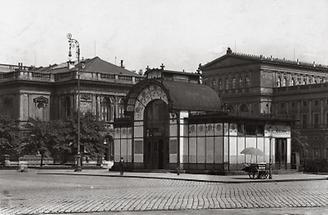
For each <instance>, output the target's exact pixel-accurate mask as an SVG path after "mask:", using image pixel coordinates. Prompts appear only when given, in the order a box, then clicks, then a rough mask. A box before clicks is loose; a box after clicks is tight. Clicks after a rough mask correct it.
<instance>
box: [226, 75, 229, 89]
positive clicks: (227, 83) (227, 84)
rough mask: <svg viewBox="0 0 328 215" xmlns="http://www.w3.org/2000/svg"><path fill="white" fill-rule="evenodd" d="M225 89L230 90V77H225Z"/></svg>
mask: <svg viewBox="0 0 328 215" xmlns="http://www.w3.org/2000/svg"><path fill="white" fill-rule="evenodd" d="M225 89H226V90H229V79H228V78H226V79H225Z"/></svg>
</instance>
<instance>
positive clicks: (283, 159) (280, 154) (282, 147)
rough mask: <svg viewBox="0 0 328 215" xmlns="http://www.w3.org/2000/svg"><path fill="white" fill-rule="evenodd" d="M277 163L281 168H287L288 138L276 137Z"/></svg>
mask: <svg viewBox="0 0 328 215" xmlns="http://www.w3.org/2000/svg"><path fill="white" fill-rule="evenodd" d="M275 163H276V166H277V167H278V168H279V169H287V139H286V138H276V144H275Z"/></svg>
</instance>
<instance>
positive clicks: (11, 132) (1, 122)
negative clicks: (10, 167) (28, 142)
mask: <svg viewBox="0 0 328 215" xmlns="http://www.w3.org/2000/svg"><path fill="white" fill-rule="evenodd" d="M18 131H19V127H18V123H17V122H16V121H15V120H13V119H11V118H9V117H8V116H6V115H0V152H1V155H2V156H3V155H5V154H8V155H9V156H14V157H17V156H18V145H19V142H18V139H19V138H18Z"/></svg>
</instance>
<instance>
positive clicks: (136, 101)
mask: <svg viewBox="0 0 328 215" xmlns="http://www.w3.org/2000/svg"><path fill="white" fill-rule="evenodd" d="M145 76H146V78H145V79H144V80H143V81H140V82H139V83H137V84H136V85H134V86H133V87H132V88H131V89H130V91H129V93H128V94H127V96H126V99H125V104H124V109H125V117H122V118H119V119H116V120H115V122H114V129H115V132H114V147H113V148H114V161H115V163H117V162H118V161H119V159H120V158H121V157H123V158H124V160H125V162H126V166H127V167H128V168H130V169H167V170H175V169H177V168H180V169H183V170H185V171H188V172H211V173H217V174H220V173H226V172H229V171H235V170H240V169H241V165H242V164H243V163H245V162H266V163H269V162H271V163H272V164H273V167H274V168H275V169H287V168H290V158H291V137H290V135H291V131H290V123H291V122H290V121H288V120H282V119H273V118H269V117H249V116H232V115H229V113H228V112H227V111H224V109H223V108H222V104H221V101H220V98H219V96H218V94H217V93H216V92H215V90H213V89H211V88H210V87H208V86H206V85H203V84H201V83H200V82H201V81H200V78H199V74H198V73H185V72H176V71H169V70H164V67H162V68H161V69H150V70H148V71H147V72H146V74H145ZM246 147H255V148H259V149H261V150H262V151H263V152H264V154H265V156H261V157H260V156H253V157H250V156H249V155H243V154H241V151H242V150H243V149H245V148H246Z"/></svg>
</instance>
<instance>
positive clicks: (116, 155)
mask: <svg viewBox="0 0 328 215" xmlns="http://www.w3.org/2000/svg"><path fill="white" fill-rule="evenodd" d="M120 151H121V146H120V139H115V140H114V161H115V162H119V161H120V157H121V153H120Z"/></svg>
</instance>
